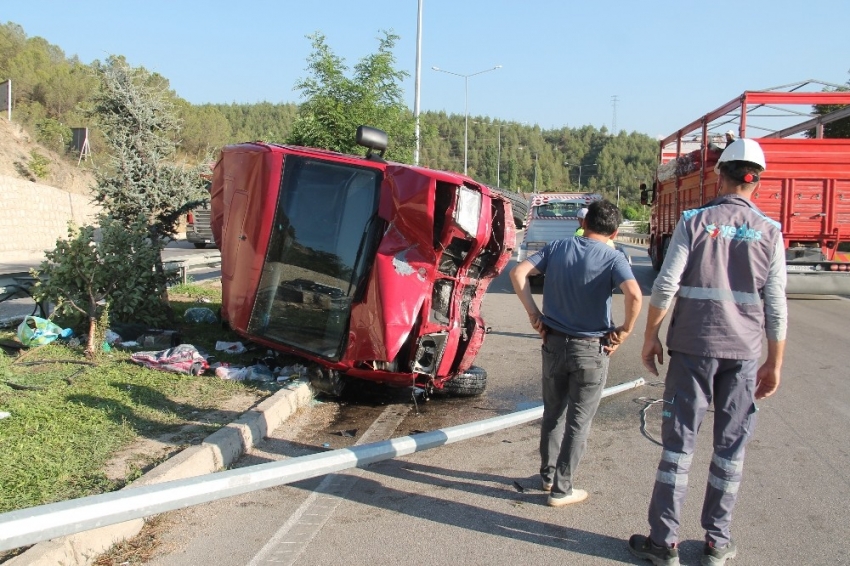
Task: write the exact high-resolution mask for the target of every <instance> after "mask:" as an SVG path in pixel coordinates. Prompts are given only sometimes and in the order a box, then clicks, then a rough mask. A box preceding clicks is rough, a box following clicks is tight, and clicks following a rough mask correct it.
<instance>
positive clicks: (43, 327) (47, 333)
mask: <svg viewBox="0 0 850 566" xmlns="http://www.w3.org/2000/svg"><path fill="white" fill-rule="evenodd" d="M72 334H74V331H73V330H71V329H70V328H62V327H61V326H59V325H57V324H55V323H54V322H52V321H50V320H47V319H46V318H41V317H38V316H27V317H26V318H24V320H23V322H21V324H20V325H18V340H20V341H21V344H23V345H24V346H44V345H45V344H50V343H51V342H53V341H54V340H56V339H57V338H70V337H71V335H72Z"/></svg>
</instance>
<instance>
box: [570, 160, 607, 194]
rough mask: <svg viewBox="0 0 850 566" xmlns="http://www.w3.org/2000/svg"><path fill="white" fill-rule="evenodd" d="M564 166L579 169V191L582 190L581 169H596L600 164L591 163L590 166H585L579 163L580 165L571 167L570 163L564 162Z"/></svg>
mask: <svg viewBox="0 0 850 566" xmlns="http://www.w3.org/2000/svg"><path fill="white" fill-rule="evenodd" d="M564 165H566V166H567V167H578V188H579V190H581V168H582V167H596V166H597V165H599V164H598V163H591V164H589V165H584V164H581V163H579V164H578V165H570V164H569V163H566V162H564Z"/></svg>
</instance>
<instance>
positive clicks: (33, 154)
mask: <svg viewBox="0 0 850 566" xmlns="http://www.w3.org/2000/svg"><path fill="white" fill-rule="evenodd" d="M27 167H29V170H30V171H31V172H32V174H33V175H35V176H36V177H38V178H39V179H44V178H45V177H47V176H48V175H49V174H50V160H49V159H47V158H46V157H45V156H43V155H42V154H40V153H39V152H38V151H37V150H35V149H34V150H32V151H30V161H29V163H28V164H27Z"/></svg>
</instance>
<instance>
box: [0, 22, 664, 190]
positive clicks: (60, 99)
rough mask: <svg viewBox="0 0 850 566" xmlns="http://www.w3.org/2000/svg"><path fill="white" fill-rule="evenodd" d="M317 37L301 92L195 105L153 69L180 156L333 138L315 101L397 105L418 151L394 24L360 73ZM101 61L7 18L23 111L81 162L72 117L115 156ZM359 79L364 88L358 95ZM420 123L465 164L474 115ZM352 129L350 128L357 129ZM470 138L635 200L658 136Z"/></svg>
mask: <svg viewBox="0 0 850 566" xmlns="http://www.w3.org/2000/svg"><path fill="white" fill-rule="evenodd" d="M311 39H312V40H313V47H314V51H313V55H312V56H311V57H312V59H311V60H308V71H309V70H310V69H311V68H312V71H313V74H312V76H307V77H305V78H303V79H302V80H300V81H299V84H298V85H297V86H298V87H299V89H300V90H301V92H302V95H303V96H304V100H302V101H301V104H296V103H272V102H260V103H253V104H239V103H232V104H200V105H194V104H191V103H189V102H188V101H186V100H183V99H182V98H180V97H179V96H178V94H177V93H176V92H174V91H173V90H172V89H171V87H170V85H169V82H168V79H167V78H166V77H163V76H161V75H159V74H157V73H149V75H150V79H149V80H150V81H151V84H155V85H156V87H157V88H158V89H160V90H161V91H162V92H163V94H164V96H165V98H166V99H168V100H169V101H170V102H171V103H172V104H173V106H174V107H175V108H176V109H177V115H178V118H179V120H180V122H181V128H180V130H179V134H175V135H176V136H177V139H175V140H174V141H175V142H177V147H178V152H177V155H176V159H178V160H182V161H183V162H185V163H189V164H197V163H199V162H201V161H204V160H208V159H210V157H211V156H214V153H215V151H216V150H217V149H218V148H220V147H222V146H224V145H226V144H230V143H237V142H243V141H253V140H263V141H268V142H275V143H288V142H289V143H291V142H298V143H308V142H309V143H311V144H315V145H319V146H324V147H334V145H333V144H331V143H330V142H323V139H322V138H321V137H317V136H315V135H314V136H313V137H311V136H310V135H305V124H306V125H310V122H309V120H305V119H304V116H305V115H306V114H305V112H307V111H309V112H312V113H313V114H311V116H312V118H311V119H313V120H315V116H317V115H318V114H322V115H324V117H325V118H323V119H325V120H326V121H333V120H336V122H334V123H335V124H336V127H338V128H353V126H354V122H355V121H357V119H359V118H362V119H366V120H369V121H372V122H381V120H382V117H384V118H386V117H387V116H389V114H387V113H391V115H392V118H387V119H386V120H385V121H386V122H387V124H383V125H384V127H385V128H387V129H388V130H392V131H391V133H392V134H393V135H392V136H391V138H390V148H389V150H388V155H389V157H390V158H392V159H395V160H398V161H406V162H409V161H410V160H411V159H412V149H413V143H414V140H413V136H412V128H411V125H412V120H413V117H412V112H411V111H410V109H408V108H406V107H403V105H400V104H399V101H400V100H401V92H400V91H399V90H397V87H398V83H399V79H400V78H401V77H403V76H404V73H403V72H401V71H398V70H397V69H396V68H395V60H394V58H393V55H392V50H393V48H394V45H395V39H397V38H396V37H395V36H393V35H391V34H385V35H384V37H383V38H382V39H381V40H380V41H381V42H380V44H379V46H378V49H377V51H376V53H375V54H374V55H372V56H370V57H366V58H364V59H363V60H361V62H360V63H359V64H358V65H357V66H355V68H354V73H353V76H352V78H347V77H346V74H345V73H346V72H347V71H348V69H346V68H345V67H342V66H341V60H340V59H338V58H336V57H335V55H334V54H333V52H332V51H331V49H330V47H329V46H328V44H327V43H326V41H325V38H324V37H323V36H321V35H318V36H314V37H313V38H311ZM119 58H120V57H119ZM100 64H101V63H100V62H99V61H94V62H92V63H89V64H86V63H83V62H81V61H80V60H79V59H78V58H77V57H75V56H71V57H68V56H67V55H66V54H65V53H64V51H63V50H62V49H61V48H60V47H58V46H56V45H52V44H50V43H49V42H48V41H47V40H45V39H43V38H40V37H28V36H27V35H26V33H25V31H24V30H23V28H22V27H21V26H19V25H17V24H14V23H11V22H9V23H6V24H5V25H2V26H0V80H6V79H11V80H12V85H13V118H12V119H13V121H14V122H17V123H19V124H21V125H22V126H23V127H24V128H25V129H26V130H27V131H28V132H30V133H31V135H32V136H33V137H34V138H35V139H36V140H37V141H39V142H40V143H41V144H43V145H44V146H46V147H49V148H51V149H52V150H54V151H55V152H57V153H58V154H64V155H65V156H66V158H67V159H68V160H69V161H71V162H76V161H77V160H78V157H79V155H78V153H77V152H74V151H72V150H71V147H70V142H71V127H89V128H90V143H91V149H92V159H93V165H98V164H105V163H107V161H106V156H105V155H104V152H105V150H106V147H107V145H106V143H105V140H104V138H103V132H102V131H101V130H100V129H99V127H98V126H97V124H93V123H91V120H90V118H89V116H90V110H91V108H92V104H93V101H94V100H95V96H96V92H97V89H98V81H97V78H96V72H95V71H96V69H97V68H98V66H99V65H100ZM328 70H330V73H328ZM322 73H324V74H322ZM385 79H386V80H385ZM382 80H383V81H384V82H380V81H382ZM334 81H336V82H334ZM358 81H373V82H374V83H375V84H374V85H373V86H376V85H378V84H380V85H387V84H390V85H395V87H396V90H391V91H388V93H387V95H386V96H385V97H383V98H384V101H383V102H381V101H380V100H371V99H369V97H368V93H370V92H375V89H372V90H369V89H366V88H360V86H361V85H359V84H358ZM337 87H339V88H337ZM340 89H342V92H343V94H344V96H349V98H342V99H340V100H343V101H344V102H346V104H342V105H340V104H339V100H333V99H332V98H328V97H327V96H326V95H327V94H328V93H329V92H339V91H340ZM357 89H360V96H362V98H361V99H357V98H351V97H350V96H351V95H352V93H354V94H357V92H356V91H357ZM364 92H365V93H366V94H365V95H364V94H363V93H364ZM323 97H324V98H323ZM358 100H360V102H358ZM364 101H365V102H364ZM361 103H362V104H365V106H362V104H361ZM359 104H361V106H358V105H359ZM370 104H384V106H383V110H382V112H383V114H380V115H374V116H373V115H371V114H369V112H367V111H365V110H362V111H361V110H359V109H361V108H367V107H369V105H370ZM352 108H354V109H356V111H352ZM420 124H421V143H420V164H421V165H423V166H426V167H431V168H435V169H447V170H453V171H461V172H462V171H463V165H464V143H463V140H464V116H463V115H457V114H447V113H445V112H439V111H427V112H423V113H422V114H421V116H420ZM370 125H377V126H378V127H380V126H381V124H380V123H373V124H370ZM353 136H354V132H353V130H352V132H351V138H350V139H353ZM468 139H469V141H468V173H469V175H470V176H471V177H472V178H474V179H477V180H479V181H481V182H484V183H487V184H489V185H497V184H498V185H500V186H501V187H502V188H505V189H508V190H514V191H519V192H526V193H527V192H531V191H533V190H535V189H536V190H537V191H550V192H552V191H577V190H579V189H581V190H583V191H594V192H601V193H604V194H605V195H607V196H608V197H609V198H611V199H612V200H615V199H616V198H617V194H618V192H619V195H620V201H621V204H624V205H626V204H627V205H633V206H637V198H638V194H637V186H638V184H639V183H640V182H641V181H648V180H649V179H650V178H651V177H652V174H653V170H654V167H655V160H656V155H657V142H655V141H654V140H653V139H651V138H650V137H649V136H647V135H644V134H641V133H637V132H631V133H627V132H623V131H620V132H617V133H616V134H615V135H612V133H611V132H609V131H608V130H607V129H606V128H605V127H604V126H603V127H602V128H598V129H597V128H596V127H593V126H589V125H588V126H582V127H578V128H568V127H563V128H558V129H542V128H540V127H539V126H538V125H528V124H519V123H515V122H509V121H504V120H501V119H499V118H497V117H489V116H470V118H469V136H468ZM351 147H353V146H352V145H351V143H350V141H349V143H348V145H346V146H345V147H342V148H340V149H343V150H345V151H356V149H355V150H352V149H350V148H351Z"/></svg>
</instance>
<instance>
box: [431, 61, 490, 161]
mask: <svg viewBox="0 0 850 566" xmlns="http://www.w3.org/2000/svg"><path fill="white" fill-rule="evenodd" d="M431 68H432V69H434V70H435V71H440V72H441V73H448V74H450V75H454V76H456V77H462V78H463V83H464V116H465V117H464V122H463V174H464V175H466V173H467V166H468V163H469V161H468V157H469V77H474V76H475V75H480V74H482V73H489V72H490V71H495V70H496V69H501V68H502V66H501V65H496V66H495V67H493V68H492V69H484V70H483V71H478V72H477V73H470V74H468V75H464V74H461V73H453V72H452V71H447V70H445V69H441V68H439V67H431Z"/></svg>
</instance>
